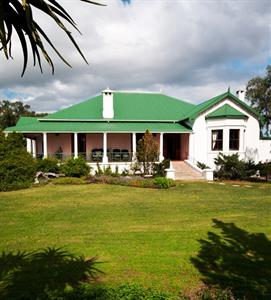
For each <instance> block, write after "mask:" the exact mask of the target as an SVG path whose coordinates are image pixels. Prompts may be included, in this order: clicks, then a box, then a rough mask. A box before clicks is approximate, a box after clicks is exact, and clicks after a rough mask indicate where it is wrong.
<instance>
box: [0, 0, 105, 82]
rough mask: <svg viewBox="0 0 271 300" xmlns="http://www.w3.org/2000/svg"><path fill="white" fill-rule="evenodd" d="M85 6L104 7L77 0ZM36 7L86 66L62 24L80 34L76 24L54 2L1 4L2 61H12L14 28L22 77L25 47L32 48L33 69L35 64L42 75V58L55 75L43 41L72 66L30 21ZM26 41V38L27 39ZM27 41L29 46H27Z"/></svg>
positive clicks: (12, 0) (10, 0)
mask: <svg viewBox="0 0 271 300" xmlns="http://www.w3.org/2000/svg"><path fill="white" fill-rule="evenodd" d="M80 1H83V2H86V3H90V4H94V5H100V6H105V5H104V4H102V3H99V2H97V1H90V0H80ZM33 6H34V7H36V8H37V9H38V10H40V11H42V12H43V13H45V14H46V15H47V16H49V17H50V18H51V19H53V20H54V21H55V22H56V24H57V26H58V27H60V28H61V29H62V30H63V31H64V32H65V34H66V35H67V36H68V38H69V39H70V41H71V42H72V44H73V45H74V47H75V48H76V49H77V51H78V52H79V54H80V55H81V57H82V58H83V59H84V61H85V62H86V63H88V62H87V60H86V58H85V57H84V55H83V53H82V51H81V49H80V48H79V46H78V44H77V43H76V41H75V39H74V38H73V36H72V34H71V32H70V30H69V29H68V28H67V27H66V26H65V25H64V24H63V22H62V21H63V20H65V21H66V22H67V23H68V24H70V25H71V26H72V27H73V28H74V29H75V30H77V31H78V32H79V33H80V31H79V30H78V28H77V26H76V23H75V22H74V20H73V19H72V17H71V16H70V15H69V13H68V12H67V11H66V10H65V9H64V8H63V7H62V6H61V5H60V4H59V3H58V1H57V0H0V51H1V50H3V52H4V54H5V57H6V58H7V59H8V58H12V55H11V49H12V47H11V45H12V36H13V27H14V29H15V31H16V33H17V35H18V37H19V40H20V43H21V47H22V52H23V71H22V76H23V75H24V73H25V70H26V68H27V63H28V47H31V50H32V55H33V62H34V66H35V65H36V63H37V62H38V65H39V68H40V71H41V72H42V65H41V55H42V56H43V58H44V59H45V60H46V61H47V63H48V64H49V66H50V67H51V69H52V73H54V65H53V61H52V59H51V58H50V56H49V55H48V53H47V51H46V49H45V47H44V45H43V41H42V39H44V40H46V41H47V43H48V44H49V46H50V47H51V48H52V49H53V50H54V51H55V53H56V54H57V55H58V56H59V58H60V59H61V60H62V61H63V62H64V63H65V64H67V65H68V66H70V67H71V65H70V64H69V63H68V62H67V60H66V59H65V58H64V57H63V56H62V55H61V54H60V52H59V51H58V50H57V49H56V47H55V46H54V45H53V43H52V42H51V40H50V39H49V37H48V36H47V34H46V33H45V32H44V30H43V29H42V28H41V27H40V26H39V25H38V23H37V22H36V21H35V20H34V18H33V13H32V7H33ZM26 37H27V38H26ZM26 39H28V40H29V44H28V43H27V42H26Z"/></svg>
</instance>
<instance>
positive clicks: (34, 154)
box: [32, 140, 37, 158]
mask: <svg viewBox="0 0 271 300" xmlns="http://www.w3.org/2000/svg"><path fill="white" fill-rule="evenodd" d="M32 155H33V157H34V158H36V156H37V153H36V140H32Z"/></svg>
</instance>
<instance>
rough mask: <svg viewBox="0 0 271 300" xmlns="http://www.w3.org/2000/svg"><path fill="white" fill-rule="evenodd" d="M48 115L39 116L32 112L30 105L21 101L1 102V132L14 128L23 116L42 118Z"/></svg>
mask: <svg viewBox="0 0 271 300" xmlns="http://www.w3.org/2000/svg"><path fill="white" fill-rule="evenodd" d="M45 115H46V113H41V114H37V113H35V112H34V111H31V110H30V105H28V104H23V102H21V101H16V102H9V101H7V100H2V101H0V130H3V129H5V128H7V127H10V126H14V125H15V124H16V123H17V121H18V120H19V118H20V117H21V116H25V117H42V116H45Z"/></svg>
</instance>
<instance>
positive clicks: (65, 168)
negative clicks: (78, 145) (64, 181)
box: [60, 157, 90, 177]
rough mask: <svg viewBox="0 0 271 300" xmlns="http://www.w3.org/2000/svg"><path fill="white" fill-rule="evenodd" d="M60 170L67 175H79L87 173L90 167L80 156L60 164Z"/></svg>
mask: <svg viewBox="0 0 271 300" xmlns="http://www.w3.org/2000/svg"><path fill="white" fill-rule="evenodd" d="M60 171H61V172H62V173H64V174H65V175H66V176H68V177H81V176H86V175H88V174H89V172H90V167H89V166H88V165H87V164H86V161H85V160H84V158H82V157H78V158H70V159H68V160H66V161H65V162H64V163H63V164H62V165H61V167H60Z"/></svg>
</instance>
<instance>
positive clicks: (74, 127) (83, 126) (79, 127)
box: [5, 121, 191, 133]
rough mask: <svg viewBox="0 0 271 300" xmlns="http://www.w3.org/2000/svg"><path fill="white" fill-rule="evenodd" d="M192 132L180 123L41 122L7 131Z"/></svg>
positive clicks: (11, 128)
mask: <svg viewBox="0 0 271 300" xmlns="http://www.w3.org/2000/svg"><path fill="white" fill-rule="evenodd" d="M147 129H148V130H150V131H151V132H153V133H155V132H174V133H185V132H191V130H190V129H188V128H186V127H185V126H183V125H181V124H179V123H169V122H168V123H166V122H164V123H162V122H72V121H70V122H58V121H51V122H39V121H37V122H36V123H31V124H25V125H21V126H19V125H17V126H14V127H9V128H7V129H6V130H5V131H7V132H12V131H17V132H24V133H27V132H28V133H30V132H31V133H35V132H56V133H61V132H145V131H146V130H147Z"/></svg>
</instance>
